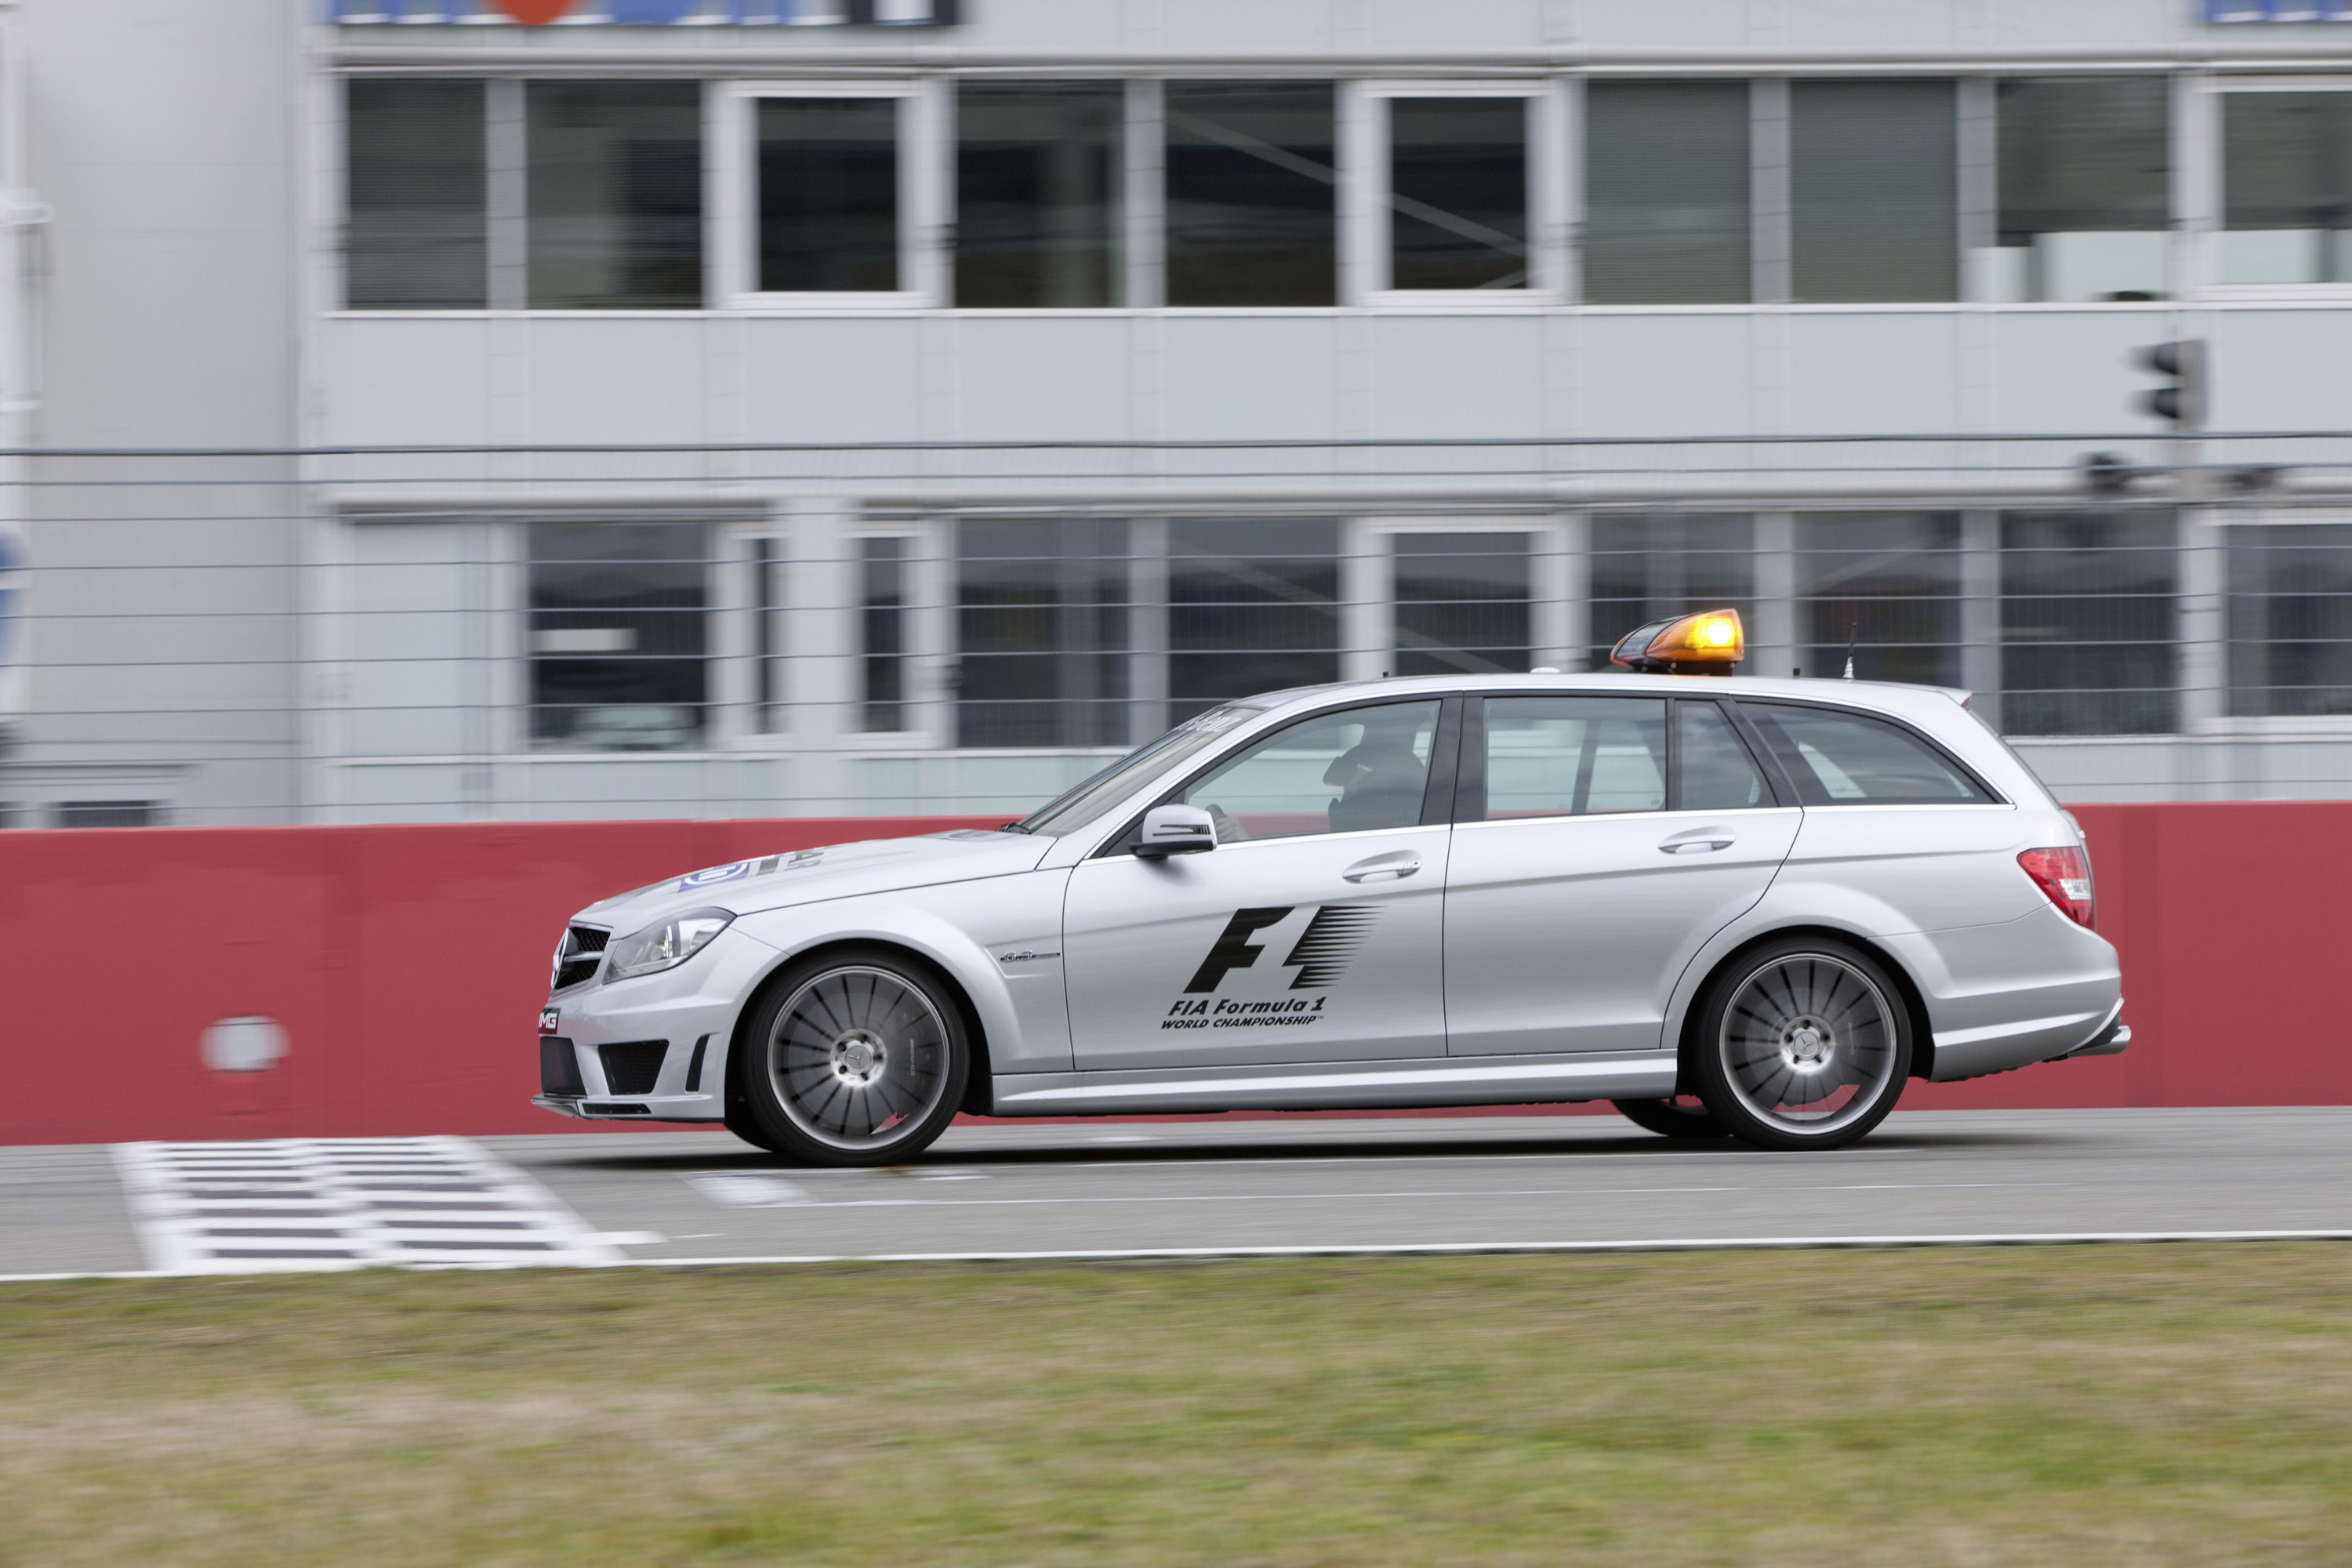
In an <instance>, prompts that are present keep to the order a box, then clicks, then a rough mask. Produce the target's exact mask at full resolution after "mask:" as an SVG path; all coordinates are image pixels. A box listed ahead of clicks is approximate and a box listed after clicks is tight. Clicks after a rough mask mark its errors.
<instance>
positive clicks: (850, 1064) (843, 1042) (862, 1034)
mask: <svg viewBox="0 0 2352 1568" xmlns="http://www.w3.org/2000/svg"><path fill="white" fill-rule="evenodd" d="M882 1059H883V1052H882V1042H881V1041H879V1040H877V1039H876V1038H875V1037H873V1036H871V1035H869V1034H867V1033H866V1031H865V1030H863V1029H852V1030H850V1031H849V1032H848V1033H847V1034H845V1035H844V1036H842V1037H840V1038H839V1039H837V1040H835V1041H834V1042H833V1071H834V1076H835V1077H836V1078H838V1079H841V1081H842V1082H844V1083H845V1084H849V1085H851V1086H853V1087H856V1086H860V1085H864V1084H869V1083H872V1082H873V1081H874V1080H875V1079H877V1078H878V1077H880V1076H881V1073H882Z"/></svg>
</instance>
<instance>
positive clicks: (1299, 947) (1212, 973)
mask: <svg viewBox="0 0 2352 1568" xmlns="http://www.w3.org/2000/svg"><path fill="white" fill-rule="evenodd" d="M1296 910H1297V905H1295V904H1292V905H1284V906H1282V907H1279V908H1276V909H1262V910H1234V918H1233V919H1231V920H1229V921H1226V922H1225V929H1224V930H1223V931H1222V932H1221V933H1219V935H1218V937H1217V940H1216V942H1213V944H1212V945H1211V946H1210V948H1209V956H1208V957H1206V958H1204V959H1202V961H1201V967H1200V968H1199V969H1197V970H1195V971H1193V973H1192V983H1191V984H1188V985H1186V986H1185V987H1184V994H1186V995H1188V996H1190V995H1195V994H1200V993H1202V992H1210V991H1214V990H1215V989H1216V988H1217V987H1218V986H1219V985H1220V984H1223V982H1224V978H1225V976H1226V975H1228V974H1230V973H1233V972H1234V970H1236V969H1251V968H1255V966H1256V964H1257V955H1258V954H1259V953H1261V952H1265V948H1264V947H1262V946H1260V945H1259V944H1258V943H1256V942H1252V941H1251V940H1250V938H1251V937H1253V936H1255V935H1256V934H1257V933H1258V932H1259V931H1265V929H1267V928H1268V927H1270V926H1277V925H1280V924H1281V923H1282V922H1283V921H1286V920H1288V919H1289V918H1290V916H1291V915H1292V914H1293V913H1294V912H1295V911H1296ZM1380 918H1381V911H1380V910H1376V909H1366V908H1364V907H1363V906H1361V905H1357V904H1324V905H1321V906H1318V908H1317V910H1315V916H1314V918H1313V919H1312V920H1310V921H1307V930H1306V931H1303V932H1302V933H1300V935H1299V938H1298V940H1297V942H1294V943H1292V944H1291V949H1290V956H1289V957H1287V958H1286V959H1284V960H1283V961H1282V963H1283V966H1284V967H1285V968H1289V969H1296V970H1297V971H1298V973H1297V974H1296V975H1295V976H1293V977H1292V979H1291V982H1290V988H1291V989H1292V990H1293V991H1319V990H1323V989H1326V988H1328V987H1329V986H1331V985H1334V984H1338V983H1339V977H1340V976H1341V975H1342V974H1344V973H1347V970H1348V964H1349V962H1350V961H1351V960H1352V959H1354V957H1355V956H1356V950H1357V949H1359V948H1360V947H1362V946H1363V945H1364V941H1365V939H1366V938H1367V937H1369V936H1370V935H1371V934H1372V927H1373V926H1374V925H1376V924H1378V923H1379V921H1380Z"/></svg>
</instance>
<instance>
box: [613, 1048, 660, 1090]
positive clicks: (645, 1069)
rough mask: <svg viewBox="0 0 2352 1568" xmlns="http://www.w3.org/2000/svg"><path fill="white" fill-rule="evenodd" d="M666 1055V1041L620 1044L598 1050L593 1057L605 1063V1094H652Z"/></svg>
mask: <svg viewBox="0 0 2352 1568" xmlns="http://www.w3.org/2000/svg"><path fill="white" fill-rule="evenodd" d="M668 1051H669V1042H668V1041H667V1040H621V1041H617V1042H615V1043H614V1044H613V1045H609V1046H598V1047H596V1054H597V1056H598V1057H600V1058H603V1060H604V1092H605V1093H607V1094H651V1093H652V1092H653V1091H654V1085H655V1084H656V1083H657V1082H659V1081H660V1080H661V1066H662V1058H663V1057H664V1056H665V1055H667V1053H668Z"/></svg>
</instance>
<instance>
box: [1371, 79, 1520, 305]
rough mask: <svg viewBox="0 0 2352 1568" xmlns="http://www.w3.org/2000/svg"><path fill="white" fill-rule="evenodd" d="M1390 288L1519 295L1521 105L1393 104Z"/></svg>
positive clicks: (1499, 101)
mask: <svg viewBox="0 0 2352 1568" xmlns="http://www.w3.org/2000/svg"><path fill="white" fill-rule="evenodd" d="M1388 112H1389V207H1390V211H1389V215H1388V217H1389V287H1390V288H1391V289H1525V288H1527V287H1528V283H1529V276H1528V272H1529V268H1528V259H1529V258H1528V100H1526V99H1524V98H1516V97H1514V98H1392V99H1390V100H1388Z"/></svg>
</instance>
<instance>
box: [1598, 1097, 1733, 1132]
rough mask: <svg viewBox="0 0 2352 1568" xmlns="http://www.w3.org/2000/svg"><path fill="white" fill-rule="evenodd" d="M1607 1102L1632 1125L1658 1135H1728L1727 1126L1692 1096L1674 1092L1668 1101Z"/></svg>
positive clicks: (1702, 1101) (1704, 1103) (1704, 1102)
mask: <svg viewBox="0 0 2352 1568" xmlns="http://www.w3.org/2000/svg"><path fill="white" fill-rule="evenodd" d="M1609 1103H1610V1104H1612V1105H1613V1106H1615V1107H1616V1108H1617V1110H1618V1114H1620V1115H1622V1117H1624V1118H1625V1120H1626V1121H1630V1122H1632V1123H1633V1125H1634V1126H1636V1127H1639V1128H1642V1129H1643V1130H1644V1131H1651V1132H1655V1133H1657V1134H1658V1135H1659V1136H1660V1137H1662V1138H1728V1137H1729V1136H1731V1131H1730V1129H1728V1128H1727V1127H1726V1126H1724V1124H1723V1123H1722V1122H1720V1121H1717V1120H1716V1119H1715V1112H1713V1111H1712V1110H1708V1109H1707V1108H1706V1101H1704V1100H1700V1099H1698V1098H1697V1097H1696V1095H1688V1094H1678V1095H1675V1096H1674V1097H1673V1098H1671V1099H1668V1100H1611V1101H1610V1102H1609Z"/></svg>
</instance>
